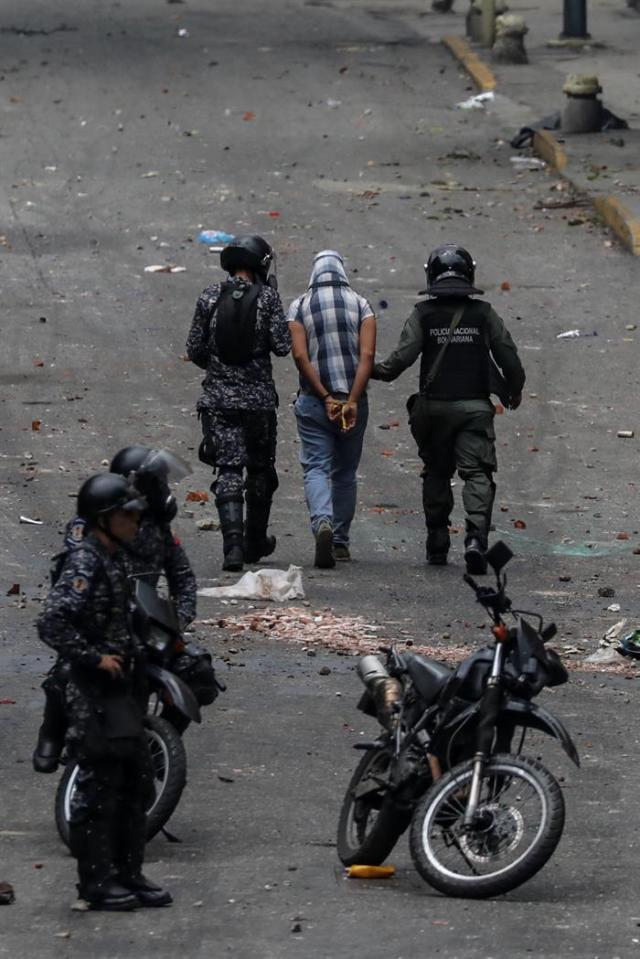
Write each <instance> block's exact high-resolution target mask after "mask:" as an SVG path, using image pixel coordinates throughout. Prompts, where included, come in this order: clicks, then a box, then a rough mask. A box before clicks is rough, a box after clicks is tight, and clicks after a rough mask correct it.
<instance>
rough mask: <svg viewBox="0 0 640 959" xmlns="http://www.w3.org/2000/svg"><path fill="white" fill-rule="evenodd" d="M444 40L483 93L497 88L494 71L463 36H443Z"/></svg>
mask: <svg viewBox="0 0 640 959" xmlns="http://www.w3.org/2000/svg"><path fill="white" fill-rule="evenodd" d="M442 42H443V43H444V45H445V47H447V49H448V50H449V52H450V53H452V54H453V56H454V57H455V58H456V60H459V61H460V63H461V64H462V66H463V67H464V68H465V70H466V71H467V73H468V74H469V76H470V77H471V79H472V80H473V82H474V83H475V85H476V86H477V88H478V89H479V90H480V91H481V93H488V92H489V90H495V88H496V86H497V81H496V78H495V77H494V75H493V73H492V72H491V70H490V69H489V67H488V66H487V65H486V63H483V62H482V60H481V59H480V57H479V56H478V55H477V53H474V51H473V50H472V49H471V47H470V46H469V44H468V42H467V41H466V40H465V39H464V38H463V37H443V38H442Z"/></svg>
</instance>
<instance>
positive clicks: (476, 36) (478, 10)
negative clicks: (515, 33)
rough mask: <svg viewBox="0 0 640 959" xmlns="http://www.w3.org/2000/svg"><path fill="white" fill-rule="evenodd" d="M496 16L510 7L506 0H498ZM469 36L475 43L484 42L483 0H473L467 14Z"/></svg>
mask: <svg viewBox="0 0 640 959" xmlns="http://www.w3.org/2000/svg"><path fill="white" fill-rule="evenodd" d="M495 8H496V17H498V16H501V15H502V14H504V13H506V12H507V10H508V9H509V7H508V6H507V4H506V2H505V0H496V4H495ZM466 27H467V36H468V37H469V39H470V40H473V42H474V43H483V42H484V28H483V23H482V0H471V4H470V6H469V9H468V10H467V16H466Z"/></svg>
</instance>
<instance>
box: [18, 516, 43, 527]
mask: <svg viewBox="0 0 640 959" xmlns="http://www.w3.org/2000/svg"><path fill="white" fill-rule="evenodd" d="M20 522H21V523H27V524H28V525H29V526H42V525H43V521H42V520H41V519H31V517H30V516H21V517H20Z"/></svg>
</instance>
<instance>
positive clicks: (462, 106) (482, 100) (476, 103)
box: [456, 90, 495, 110]
mask: <svg viewBox="0 0 640 959" xmlns="http://www.w3.org/2000/svg"><path fill="white" fill-rule="evenodd" d="M494 99H495V95H494V93H493V90H489V91H488V92H487V93H477V94H476V95H475V96H473V97H469V99H468V100H461V101H460V102H459V103H456V110H484V108H485V107H486V105H487V103H491V101H492V100H494Z"/></svg>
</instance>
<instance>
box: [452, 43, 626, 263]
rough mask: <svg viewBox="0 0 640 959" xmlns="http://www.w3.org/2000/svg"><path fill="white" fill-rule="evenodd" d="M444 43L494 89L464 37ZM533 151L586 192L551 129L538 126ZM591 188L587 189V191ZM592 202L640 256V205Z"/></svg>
mask: <svg viewBox="0 0 640 959" xmlns="http://www.w3.org/2000/svg"><path fill="white" fill-rule="evenodd" d="M442 43H443V44H444V46H445V47H446V48H447V49H448V50H449V52H450V53H451V54H452V55H453V57H455V59H456V60H458V62H459V63H461V64H462V66H463V67H464V68H465V70H466V71H467V73H468V74H469V76H470V77H471V79H472V80H473V82H474V83H475V85H476V86H477V87H478V89H479V90H480V91H481V92H482V93H487V92H489V91H491V90H495V89H496V87H497V85H498V82H497V80H496V78H495V76H494V74H493V71H492V70H491V68H490V67H489V66H488V65H487V64H486V63H484V62H483V61H482V59H481V58H480V57H479V56H478V54H477V53H476V52H475V51H474V50H473V49H472V48H471V46H470V45H469V42H468V41H467V40H465V39H464V38H463V37H451V36H446V37H442ZM532 147H533V152H534V153H535V154H536V155H537V156H539V157H540V159H542V160H544V161H545V163H546V164H547V165H548V166H550V167H551V168H552V169H553V170H556V171H557V172H558V173H559V174H560V175H561V176H562V177H563V178H564V179H565V180H567V181H568V182H569V183H571V185H572V186H573V187H574V188H575V189H577V190H580V192H582V193H584V192H585V189H584V186H583V185H582V184H580V183H577V182H576V181H575V180H574V179H572V177H571V175H570V174H569V173H568V172H567V167H568V165H569V157H568V155H567V153H566V151H565V149H564V146H563V145H562V144H561V143H560V142H559V141H558V140H557V139H556V138H555V137H554V135H553V134H552V133H551V132H550V131H549V130H536V131H535V133H534V135H533V143H532ZM587 192H588V191H587ZM588 196H589V198H590V200H591V203H592V204H593V206H594V207H595V209H596V210H597V211H598V213H599V214H600V215H601V217H602V218H603V220H604V221H605V223H606V224H607V226H608V227H609V228H610V229H611V230H613V232H614V233H615V234H616V236H617V237H618V239H620V240H621V241H622V243H623V244H624V246H625V247H626V248H627V250H629V252H630V253H632V254H633V255H634V256H640V205H638V206H637V209H632V207H631V206H630V205H629V203H628V202H625V200H623V199H621V198H620V197H617V196H597V195H594V194H592V193H588Z"/></svg>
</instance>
